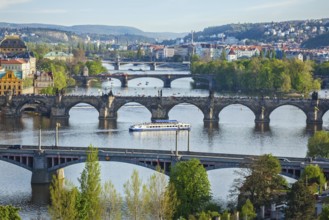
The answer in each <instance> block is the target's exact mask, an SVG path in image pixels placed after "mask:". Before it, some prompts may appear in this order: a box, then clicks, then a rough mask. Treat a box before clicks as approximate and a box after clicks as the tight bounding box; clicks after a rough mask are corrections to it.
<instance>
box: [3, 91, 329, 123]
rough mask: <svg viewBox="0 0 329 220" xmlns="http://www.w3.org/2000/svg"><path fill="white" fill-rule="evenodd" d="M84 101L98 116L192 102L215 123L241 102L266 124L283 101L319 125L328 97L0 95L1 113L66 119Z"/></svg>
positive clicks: (154, 114) (156, 113)
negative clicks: (130, 105)
mask: <svg viewBox="0 0 329 220" xmlns="http://www.w3.org/2000/svg"><path fill="white" fill-rule="evenodd" d="M79 103H86V104H89V105H91V106H93V107H94V108H95V109H96V110H97V111H98V112H99V119H100V120H116V119H117V113H118V111H119V109H120V108H121V107H122V106H124V105H125V104H127V103H139V104H140V105H142V106H144V107H145V108H146V109H147V110H148V111H149V112H150V113H151V119H152V120H154V119H168V118H169V116H168V115H169V111H170V110H171V109H172V108H173V107H175V106H176V105H179V104H183V103H185V104H191V105H194V106H196V107H197V108H198V109H200V111H201V112H202V114H203V116H204V118H203V120H204V122H211V123H218V122H219V113H220V112H221V111H222V110H223V109H224V108H225V107H227V106H229V105H234V104H240V105H243V106H246V107H247V108H249V109H250V110H251V111H252V112H253V113H254V115H255V123H256V124H265V125H266V124H269V123H270V114H271V113H272V112H273V111H274V110H275V109H277V108H279V107H281V106H284V105H291V106H295V107H297V108H299V109H300V110H301V111H302V112H304V113H305V115H306V124H307V125H316V126H321V125H322V123H323V119H322V117H323V115H324V114H325V113H326V112H327V111H328V110H329V100H327V99H316V100H313V99H278V98H276V99H263V98H262V99H260V98H257V97H255V98H233V97H214V96H213V95H209V96H208V97H185V96H181V97H175V96H171V97H162V96H148V97H146V96H114V95H113V94H112V92H110V93H109V94H106V95H102V96H81V95H57V96H44V95H17V96H12V95H10V94H8V95H6V96H0V107H1V108H0V109H1V115H2V116H3V117H9V118H12V117H20V116H21V113H22V111H23V110H24V109H33V110H35V111H36V112H38V113H40V114H41V115H47V116H50V117H51V118H54V119H68V118H69V116H70V115H69V111H70V109H71V108H72V107H73V106H75V105H77V104H79Z"/></svg>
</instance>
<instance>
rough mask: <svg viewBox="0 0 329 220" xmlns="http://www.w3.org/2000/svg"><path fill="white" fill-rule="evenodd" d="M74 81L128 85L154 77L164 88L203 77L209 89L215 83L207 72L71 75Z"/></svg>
mask: <svg viewBox="0 0 329 220" xmlns="http://www.w3.org/2000/svg"><path fill="white" fill-rule="evenodd" d="M73 78H74V79H75V80H76V81H79V82H82V83H83V84H84V85H88V84H89V82H90V81H91V80H96V79H97V80H103V81H104V80H111V79H118V80H119V81H120V82H121V87H128V81H129V80H132V79H137V78H156V79H160V80H161V81H162V82H163V87H164V88H171V82H172V81H174V80H176V79H181V78H194V79H203V80H205V81H207V82H208V87H209V90H213V89H214V87H215V85H216V83H215V78H214V75H211V74H210V75H209V74H208V75H207V74H193V75H192V74H127V73H116V74H106V73H103V74H99V75H95V76H73Z"/></svg>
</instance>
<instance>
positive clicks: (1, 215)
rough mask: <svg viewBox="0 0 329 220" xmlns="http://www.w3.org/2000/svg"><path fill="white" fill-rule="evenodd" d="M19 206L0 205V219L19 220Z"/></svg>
mask: <svg viewBox="0 0 329 220" xmlns="http://www.w3.org/2000/svg"><path fill="white" fill-rule="evenodd" d="M19 210H20V209H19V208H16V207H14V206H11V205H6V206H0V219H1V220H20V219H21V217H20V216H19V213H18V211H19Z"/></svg>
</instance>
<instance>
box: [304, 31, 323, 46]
mask: <svg viewBox="0 0 329 220" xmlns="http://www.w3.org/2000/svg"><path fill="white" fill-rule="evenodd" d="M328 46H329V33H325V34H321V35H319V36H316V37H314V38H311V39H308V40H306V41H304V42H303V43H302V45H301V47H302V48H307V49H313V48H321V47H328Z"/></svg>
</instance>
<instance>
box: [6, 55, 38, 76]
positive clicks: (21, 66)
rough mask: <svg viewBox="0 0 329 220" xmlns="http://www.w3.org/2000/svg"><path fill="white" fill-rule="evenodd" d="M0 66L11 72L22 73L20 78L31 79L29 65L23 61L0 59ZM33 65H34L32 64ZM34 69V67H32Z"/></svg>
mask: <svg viewBox="0 0 329 220" xmlns="http://www.w3.org/2000/svg"><path fill="white" fill-rule="evenodd" d="M0 65H1V66H2V67H3V68H4V69H5V70H12V71H14V72H22V78H21V79H25V78H28V77H31V74H32V73H31V65H30V62H27V61H26V60H24V59H0ZM34 65H35V63H34ZM34 68H35V66H34Z"/></svg>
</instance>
